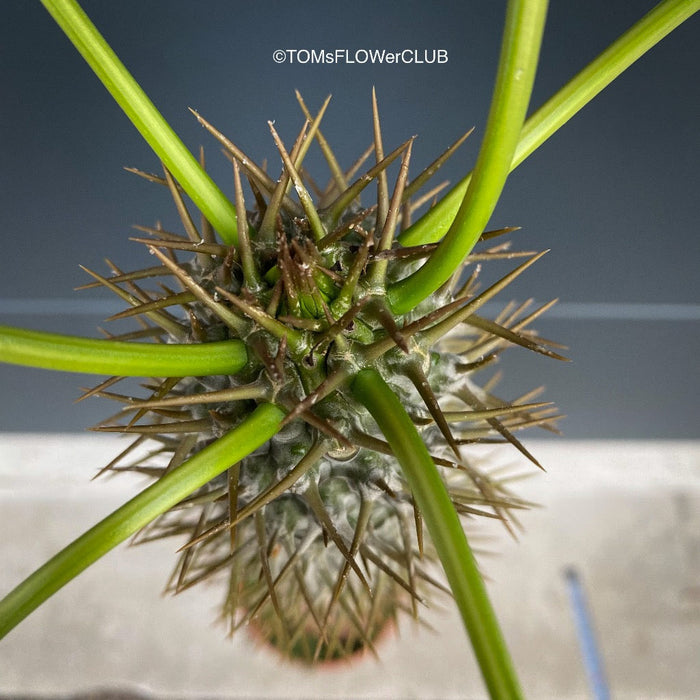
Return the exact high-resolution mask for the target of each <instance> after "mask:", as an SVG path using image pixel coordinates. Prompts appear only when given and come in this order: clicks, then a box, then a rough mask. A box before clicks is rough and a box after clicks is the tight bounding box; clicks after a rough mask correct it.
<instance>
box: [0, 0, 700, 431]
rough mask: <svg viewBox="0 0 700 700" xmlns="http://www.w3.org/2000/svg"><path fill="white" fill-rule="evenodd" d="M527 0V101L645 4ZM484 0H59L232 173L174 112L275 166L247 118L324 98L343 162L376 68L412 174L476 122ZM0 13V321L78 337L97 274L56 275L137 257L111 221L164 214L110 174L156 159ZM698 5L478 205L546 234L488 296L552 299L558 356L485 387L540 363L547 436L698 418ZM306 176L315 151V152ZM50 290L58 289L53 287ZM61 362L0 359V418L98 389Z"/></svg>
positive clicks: (188, 139)
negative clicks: (420, 59) (361, 52)
mask: <svg viewBox="0 0 700 700" xmlns="http://www.w3.org/2000/svg"><path fill="white" fill-rule="evenodd" d="M550 4H551V7H550V12H549V20H548V26H547V30H546V34H545V39H544V44H543V49H542V55H541V61H540V69H539V73H538V77H537V81H536V85H535V93H534V97H533V105H534V106H537V105H539V104H541V103H542V102H543V101H544V100H545V99H546V98H547V97H548V96H549V95H551V94H552V93H553V92H554V91H555V90H556V89H558V88H559V87H560V86H561V85H563V84H564V83H565V82H566V81H567V80H568V79H569V78H570V77H571V76H572V75H573V74H574V73H575V72H576V71H578V70H579V69H580V68H582V67H583V66H584V65H585V64H586V63H587V62H588V61H589V60H591V59H592V58H593V57H594V56H595V55H597V54H598V53H599V52H600V51H601V50H602V49H603V48H605V46H607V44H608V43H610V42H611V41H612V40H613V39H615V38H616V37H617V36H618V35H619V34H620V33H621V32H622V31H624V30H625V29H626V28H627V27H629V26H630V25H631V24H632V23H633V22H634V21H635V20H636V19H638V18H639V17H640V16H641V15H642V14H644V12H646V11H648V10H649V9H650V8H651V6H652V3H651V2H650V1H649V0H595V1H593V0H590V1H587V2H561V1H559V2H557V1H554V2H552V3H550ZM504 6H505V3H501V2H494V1H493V0H478V1H476V2H464V1H463V0H462V1H459V2H458V1H454V2H453V1H444V0H443V1H438V2H415V1H412V0H404V2H400V3H395V2H376V1H375V2H370V1H369V0H355V1H353V2H349V3H338V2H316V1H306V2H298V3H289V2H276V1H275V2H271V1H269V0H268V1H266V2H259V3H242V2H225V1H223V0H206V1H205V2H197V1H195V0H170V1H169V2H164V1H155V0H145V1H144V0H139V1H134V0H121V1H120V2H118V3H113V2H106V1H104V0H101V1H89V0H84V2H83V7H84V8H85V9H86V11H87V12H88V14H89V15H90V16H91V18H92V19H93V21H94V22H95V23H96V24H97V26H98V28H100V29H101V31H102V32H103V33H104V35H105V36H106V38H107V40H108V41H109V42H110V43H111V45H112V46H113V48H114V49H115V51H116V52H117V54H118V55H119V56H120V57H121V58H122V60H123V61H124V62H125V64H126V65H127V67H128V68H129V69H130V70H131V71H132V72H133V74H134V75H135V76H136V77H137V79H138V80H139V81H140V83H141V85H142V86H143V87H144V89H145V90H146V92H147V93H148V94H149V95H150V96H151V98H152V99H153V101H154V102H155V103H156V105H157V106H158V107H159V108H160V109H161V111H162V113H163V114H164V115H165V117H166V118H167V119H168V120H169V121H170V123H171V124H172V126H173V127H174V128H175V130H176V131H177V132H178V133H179V134H180V135H181V137H182V138H183V140H184V141H185V143H186V144H187V145H188V146H189V147H190V148H192V149H193V150H195V149H197V148H198V146H199V144H203V145H204V146H205V148H206V149H207V154H208V167H209V168H210V171H211V172H212V174H213V176H214V178H215V179H216V180H217V182H219V183H220V184H221V185H222V187H223V189H224V190H225V191H226V192H228V193H230V192H231V191H232V186H231V175H230V167H229V164H228V161H226V160H225V159H224V158H223V157H222V156H221V155H220V153H219V149H218V146H217V145H216V143H214V142H213V139H211V138H210V137H208V136H207V134H206V133H205V132H204V131H203V130H202V129H201V128H200V127H199V126H198V125H197V123H196V122H195V120H194V119H193V117H192V116H191V115H190V113H189V112H188V111H187V107H188V106H192V107H194V108H196V109H198V110H199V111H200V112H201V113H202V114H203V116H205V117H206V118H207V119H208V120H210V121H211V122H212V123H213V124H215V125H216V126H217V127H219V128H221V129H222V130H223V131H224V132H225V133H226V134H227V135H228V136H230V137H231V138H232V139H233V140H234V141H236V142H237V143H238V144H239V145H240V146H241V147H242V148H243V149H244V150H246V151H247V152H248V153H249V154H250V156H251V157H253V158H254V159H256V160H262V159H264V158H267V159H268V160H269V162H270V163H271V164H273V167H272V169H273V170H274V169H276V167H277V163H278V158H277V156H275V153H274V148H273V145H272V141H271V139H270V136H269V130H268V127H267V124H266V122H267V120H268V119H274V120H275V123H276V127H277V128H278V129H279V130H280V133H281V135H282V137H283V139H285V140H286V141H287V142H291V141H292V140H293V138H294V135H295V134H296V131H297V130H298V128H299V127H300V125H301V117H300V111H299V108H298V105H297V103H296V100H295V98H294V89H295V88H298V89H299V90H300V91H301V93H302V94H303V95H304V98H305V99H306V101H307V103H308V104H309V105H310V107H311V108H312V110H315V109H317V108H318V106H320V104H321V102H322V100H323V99H324V98H325V96H326V95H327V94H329V93H332V94H333V100H332V102H331V106H330V108H329V111H328V112H327V114H326V117H325V120H324V124H323V131H324V134H325V135H326V137H327V138H328V139H329V140H330V141H331V142H332V143H333V144H334V148H335V150H336V153H337V155H338V157H339V159H340V161H341V163H344V164H346V165H349V164H350V163H351V162H352V161H354V159H355V157H356V156H357V155H358V154H359V153H360V152H361V151H362V150H363V149H364V148H365V147H366V146H367V145H368V144H369V142H370V138H371V120H370V93H371V88H372V86H376V89H377V94H378V97H379V105H380V112H381V116H382V122H383V130H384V135H385V136H384V138H385V146H386V147H388V148H391V147H393V146H395V145H397V144H398V143H400V142H402V141H403V140H405V139H406V138H407V137H409V136H411V135H412V134H418V136H419V138H418V140H417V142H416V146H415V148H414V158H413V162H412V170H413V172H417V168H419V167H420V166H422V165H423V166H424V165H426V164H427V163H429V162H430V161H431V160H432V159H433V158H434V157H435V155H436V154H437V153H439V152H441V151H442V150H443V149H444V148H445V147H446V146H447V145H448V144H449V143H451V142H452V141H453V140H454V139H455V138H456V137H457V136H459V135H460V134H462V133H463V132H464V131H466V130H467V129H468V128H469V127H471V126H473V125H474V126H476V127H477V128H476V131H475V133H474V135H473V136H472V137H471V138H470V139H469V141H468V142H467V144H466V145H465V146H464V147H463V148H462V149H461V150H460V152H459V153H458V155H457V156H455V158H454V159H453V161H452V162H451V163H450V164H448V166H446V167H445V173H446V175H445V176H446V177H448V178H449V179H451V180H452V181H455V180H456V179H458V177H459V176H460V175H461V174H464V172H466V171H467V170H468V169H469V168H470V167H471V165H472V164H473V162H474V160H475V157H476V153H477V151H478V145H479V142H480V138H481V135H482V133H483V126H484V124H485V121H486V115H487V111H488V105H489V99H490V92H491V88H492V84H493V77H494V72H495V67H496V62H497V58H498V50H499V40H500V34H501V28H502V21H503V13H504ZM2 10H3V22H2V25H1V26H0V81H1V85H2V96H3V101H2V105H1V106H0V133H1V134H2V140H1V142H0V143H1V149H2V175H1V177H2V183H1V185H2V186H1V187H0V201H1V204H2V214H3V236H2V241H3V247H2V256H1V257H0V323H6V324H12V325H24V326H28V327H34V328H42V329H45V330H56V331H62V332H66V333H75V334H84V335H94V334H95V330H94V329H95V326H96V325H97V324H98V323H99V322H100V320H101V318H103V317H104V316H106V315H108V313H109V311H108V310H106V309H107V306H106V305H107V304H108V303H109V302H108V301H107V300H108V299H109V297H108V295H101V294H99V293H97V292H82V293H76V292H73V291H72V290H73V287H75V286H77V285H79V284H82V283H83V282H85V281H86V278H85V276H84V274H83V273H82V272H81V271H80V269H79V268H78V263H82V264H84V265H86V266H87V267H90V268H93V269H96V270H100V271H104V270H105V266H104V262H103V258H104V257H109V258H111V259H113V260H114V261H115V262H117V263H118V264H119V265H120V266H121V267H124V268H129V267H130V266H132V265H134V266H136V265H139V264H140V263H141V262H142V260H143V250H141V249H140V248H139V246H138V245H137V244H134V243H130V242H128V240H127V239H128V236H129V235H130V226H131V225H132V224H134V223H141V224H146V225H150V224H153V223H154V221H155V220H156V219H160V220H161V221H163V223H164V224H165V225H166V226H167V225H169V224H172V226H176V225H177V224H176V218H175V215H174V213H173V210H172V206H171V203H170V202H169V200H168V194H167V192H165V191H164V190H163V189H162V188H160V187H157V186H155V185H150V184H148V183H145V182H143V181H142V180H140V179H139V178H136V177H134V176H133V175H129V174H127V173H125V172H124V171H123V169H122V168H123V166H129V165H133V166H137V167H140V168H143V169H144V170H151V171H154V170H157V169H158V164H157V161H156V159H155V157H154V156H153V154H152V153H151V152H150V150H149V148H148V146H146V145H145V143H144V142H143V141H142V139H141V137H140V136H139V135H138V134H137V132H136V131H135V130H134V129H133V127H132V126H131V125H130V124H129V122H128V121H127V119H126V117H125V116H124V115H123V114H122V112H121V111H120V110H119V109H118V108H117V107H116V105H115V104H114V103H113V101H112V99H111V97H110V96H109V95H108V94H107V92H106V91H105V90H104V88H103V87H102V86H101V84H100V83H99V81H98V80H97V79H96V78H95V76H94V75H93V74H92V72H91V71H90V69H89V68H88V67H87V66H86V65H85V64H84V62H83V59H82V58H81V57H80V56H79V55H78V54H77V52H76V51H75V50H74V49H73V47H72V46H71V45H70V43H69V42H68V40H67V39H66V38H65V36H64V35H63V33H62V32H61V31H60V30H59V29H58V27H57V26H56V25H55V23H54V22H53V20H52V19H51V18H50V17H49V15H48V14H47V13H46V11H45V10H44V9H43V8H42V7H41V5H40V3H39V2H28V1H27V0H4V1H3V3H2ZM697 29H698V21H697V18H694V19H693V20H691V21H690V22H688V23H687V24H686V25H685V26H683V27H681V28H680V29H679V30H677V31H676V32H675V33H674V34H672V35H671V36H670V37H669V38H667V39H666V40H664V42H662V43H661V44H660V45H659V46H657V47H656V48H655V49H653V50H652V51H651V52H650V53H649V54H648V55H647V56H645V57H643V58H642V59H641V60H640V61H639V62H638V63H637V64H635V66H634V67H633V68H632V69H631V70H630V71H628V73H627V74H625V75H624V76H622V77H621V78H620V79H618V80H617V81H616V82H615V83H614V84H613V85H612V86H611V87H610V88H608V89H607V90H606V91H605V92H604V93H603V94H602V95H600V96H599V97H598V98H596V100H595V101H594V102H593V103H592V104H590V105H589V106H588V107H586V108H585V110H584V111H583V112H582V113H580V114H579V115H578V116H577V117H575V118H574V119H573V120H572V121H571V122H570V123H569V124H567V125H566V126H565V127H564V128H563V129H562V130H561V131H560V132H559V133H558V134H556V135H555V136H554V137H553V138H552V139H550V141H548V142H547V143H546V144H545V145H544V146H543V147H542V148H541V149H540V150H539V151H538V152H537V153H535V154H534V155H533V156H531V157H530V158H529V159H528V160H527V161H526V162H525V163H524V164H523V165H522V166H520V167H519V168H518V169H517V170H516V171H515V172H514V173H513V175H512V176H511V178H510V180H509V182H508V184H507V186H506V190H505V193H504V196H503V198H502V200H501V202H500V204H499V206H498V208H497V210H496V212H495V213H494V216H493V220H492V224H493V226H503V225H520V226H522V227H523V230H522V231H521V232H520V233H519V234H518V241H519V242H520V243H521V244H522V245H523V246H525V247H528V248H534V249H542V248H551V249H552V252H551V253H549V254H548V255H547V256H546V257H545V258H544V259H543V260H542V261H541V262H540V263H538V265H537V266H536V268H533V269H532V270H531V272H530V273H529V274H528V275H526V276H525V277H524V278H523V279H522V280H521V281H520V282H519V283H518V286H517V287H516V288H514V289H513V290H512V292H511V295H512V296H514V297H516V298H519V299H523V298H525V297H529V296H534V297H535V298H536V299H538V300H540V301H544V300H547V299H550V298H552V297H555V296H556V297H559V298H560V299H561V302H562V303H561V306H560V309H559V311H556V310H555V311H554V312H553V313H552V314H551V317H550V318H549V319H548V320H543V321H542V322H539V323H538V329H539V330H541V331H542V334H543V335H545V336H547V337H553V338H556V339H558V340H561V341H562V342H564V343H566V344H568V345H569V346H570V347H571V349H570V351H569V355H570V357H571V358H572V359H573V362H572V363H569V364H560V363H556V362H555V361H550V360H547V359H545V358H541V357H530V356H529V353H526V352H525V351H523V350H520V349H513V350H509V351H508V352H507V353H505V355H504V357H503V360H502V362H501V366H500V369H502V370H503V371H504V372H505V379H504V380H503V391H502V393H503V394H504V395H506V396H508V395H510V396H513V395H516V394H517V393H518V392H519V391H524V390H526V389H527V388H530V387H532V386H534V385H539V384H546V385H547V389H548V391H547V397H548V398H551V399H552V400H555V401H556V402H557V403H558V404H559V405H560V406H561V408H562V410H563V411H564V412H565V413H567V414H568V416H569V418H568V419H567V420H566V421H565V422H563V424H562V428H563V429H564V432H565V434H566V435H567V436H569V437H630V438H631V437H667V438H679V437H682V438H697V437H698V415H697V414H698V403H697V396H698V394H699V393H700V381H699V380H698V376H699V375H700V373H699V372H698V362H697V357H698V353H699V352H700V331H699V330H698V328H699V324H698V320H699V319H700V313H699V311H698V309H699V308H700V305H699V303H698V302H699V300H698V281H697V267H698V261H699V260H700V255H699V253H700V244H699V243H698V231H697V219H698V207H697V190H698V178H697V175H696V170H697V160H698V128H697V123H698V116H699V115H700V109H699V107H700V96H699V94H698V89H697V66H698V59H699V58H700V52H699V50H698V47H697V43H698V42H697ZM336 48H337V49H348V50H349V51H350V53H351V55H352V54H353V53H354V52H355V50H357V49H387V50H390V51H395V50H402V49H405V48H408V49H419V50H420V51H422V50H424V49H429V50H432V49H444V50H446V51H447V55H448V61H447V63H443V64H433V65H377V64H375V65H372V64H369V63H367V64H364V65H359V64H354V65H347V64H340V65H312V64H309V63H307V64H300V63H291V62H290V61H287V62H285V63H283V64H277V63H275V62H274V61H273V58H272V54H273V51H274V50H275V49H317V50H318V49H336ZM310 157H311V161H310V168H311V170H312V171H313V172H315V173H321V175H320V176H319V178H318V179H322V176H323V174H324V173H325V170H323V168H322V161H321V158H320V156H319V155H318V154H314V155H312V156H310ZM64 300H65V301H64ZM89 381H92V380H90V379H88V378H83V377H80V376H75V375H71V376H62V375H55V374H52V373H48V372H41V371H34V370H26V369H20V368H11V367H0V390H1V391H2V394H3V397H4V401H3V402H2V404H1V405H0V429H2V430H27V429H34V430H80V429H82V428H83V427H84V426H86V425H89V424H90V423H93V422H95V420H97V419H98V418H100V417H103V416H105V415H107V414H108V413H109V411H110V410H111V407H108V406H104V405H101V404H100V402H99V401H96V400H93V402H92V403H90V402H87V403H82V404H77V405H75V406H74V405H72V404H71V398H73V397H75V396H76V395H77V394H78V389H77V387H78V386H79V385H81V384H85V383H86V382H89Z"/></svg>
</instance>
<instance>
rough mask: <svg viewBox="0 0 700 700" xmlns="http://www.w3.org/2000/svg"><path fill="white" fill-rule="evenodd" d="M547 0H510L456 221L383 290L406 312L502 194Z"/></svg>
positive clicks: (434, 285)
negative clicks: (415, 265) (482, 129)
mask: <svg viewBox="0 0 700 700" xmlns="http://www.w3.org/2000/svg"><path fill="white" fill-rule="evenodd" d="M546 14H547V0H509V2H508V9H507V12H506V22H505V29H504V32H503V42H502V46H501V56H500V59H499V64H498V73H497V76H496V85H495V87H494V91H493V98H492V101H491V109H490V112H489V117H488V121H487V124H486V133H485V134H484V140H483V143H482V145H481V150H480V152H479V157H478V159H477V162H476V167H475V168H474V175H473V177H472V179H471V182H470V183H469V187H468V188H467V192H466V194H465V196H464V200H463V201H462V203H461V205H460V207H459V211H458V212H457V216H456V217H455V220H454V221H453V222H452V225H451V226H450V229H449V231H448V232H447V234H446V235H445V237H444V239H443V240H442V242H441V243H440V245H439V246H438V248H437V250H436V251H435V252H434V253H433V254H432V255H431V256H430V258H429V259H428V260H427V262H426V263H425V264H424V265H423V266H422V267H420V268H419V269H418V270H416V272H414V273H413V274H412V275H410V276H409V277H406V278H404V279H402V280H400V281H399V282H398V283H396V284H394V285H392V286H391V287H390V288H389V289H388V290H387V297H388V299H389V303H390V305H391V307H392V308H393V309H394V311H395V312H396V313H397V314H402V313H406V312H407V311H410V310H411V309H412V308H414V307H415V306H416V305H417V304H419V303H420V302H421V301H423V299H425V298H426V297H427V296H429V295H430V294H432V293H433V292H434V291H435V290H436V289H438V287H440V286H441V285H442V284H444V283H445V282H446V281H447V280H448V279H449V278H450V277H451V276H452V274H453V273H454V272H455V271H456V270H457V269H458V268H459V267H460V265H461V264H462V261H463V260H464V258H465V257H466V255H467V254H468V253H469V251H471V249H472V248H473V247H474V245H475V244H476V242H477V241H478V240H479V236H481V234H482V232H483V230H484V227H485V226H486V224H487V223H488V220H489V219H490V218H491V214H492V213H493V210H494V209H495V207H496V203H497V202H498V198H499V197H500V195H501V191H502V190H503V186H504V185H505V182H506V178H507V177H508V173H509V172H510V164H511V162H512V161H513V154H514V152H515V147H516V145H517V143H518V137H519V135H520V131H521V130H522V128H523V122H524V121H525V113H526V111H527V106H528V103H529V102H530V94H531V93H532V85H533V83H534V80H535V72H536V69H537V59H538V57H539V51H540V45H541V43H542V33H543V31H544V22H545V17H546Z"/></svg>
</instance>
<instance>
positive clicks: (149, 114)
mask: <svg viewBox="0 0 700 700" xmlns="http://www.w3.org/2000/svg"><path fill="white" fill-rule="evenodd" d="M41 2H42V4H43V5H44V7H45V8H46V9H47V10H48V11H49V13H50V14H51V16H52V17H53V18H54V19H55V20H56V22H57V23H58V25H59V26H60V27H61V29H63V31H64V32H65V33H66V35H67V36H68V38H69V39H70V40H71V42H72V43H73V44H74V46H75V48H76V49H78V51H79V52H80V53H81V54H82V56H83V58H84V59H85V60H86V61H87V62H88V64H89V65H90V67H91V68H92V70H93V71H95V73H96V75H97V77H98V78H99V79H100V80H101V81H102V83H103V84H104V86H105V87H106V88H107V90H109V92H110V93H111V94H112V97H114V99H115V100H116V101H117V104H119V106H120V107H121V108H122V109H123V110H124V112H125V113H126V116H127V117H129V119H130V120H131V122H132V123H133V125H134V126H135V127H136V128H137V129H138V130H139V132H140V133H141V135H142V136H143V137H144V139H146V142H147V143H148V145H149V146H150V147H151V148H152V149H153V150H154V151H155V153H156V155H157V156H158V157H159V158H160V159H161V160H162V161H163V162H164V163H165V165H166V166H167V168H168V170H170V172H171V173H172V174H173V176H174V177H175V179H176V180H177V181H178V182H179V183H180V184H181V185H182V188H183V189H184V190H185V192H187V194H188V195H189V196H190V197H191V198H192V201H193V202H194V203H195V204H196V205H197V207H198V208H199V210H200V211H201V212H202V213H203V214H204V216H205V217H206V218H207V220H208V221H209V222H210V223H211V225H212V226H213V227H214V228H215V229H216V230H217V231H218V232H219V234H220V235H221V237H222V238H223V240H224V241H226V242H227V243H235V242H236V240H237V236H236V231H237V229H236V210H235V208H234V206H233V204H231V202H230V201H229V200H228V199H227V198H226V196H225V195H224V194H223V192H222V191H221V190H220V189H219V188H218V187H217V186H216V185H215V184H214V182H213V181H212V179H211V178H210V177H209V175H207V174H206V172H205V171H204V170H203V169H202V167H201V166H200V165H199V163H198V162H197V160H196V159H195V158H194V156H193V155H192V154H191V153H190V152H189V151H188V150H187V147H186V146H185V145H184V144H183V143H182V141H181V140H180V138H179V137H178V136H177V134H176V133H175V132H174V131H173V130H172V129H171V128H170V125H169V124H168V123H167V122H166V121H165V119H164V118H163V116H162V115H161V114H160V112H159V111H158V110H157V109H156V107H155V105H154V104H153V102H151V100H150V99H149V98H148V96H147V95H146V93H145V92H144V91H143V90H142V89H141V86H140V85H139V84H138V83H137V82H136V80H134V78H133V77H132V75H131V74H130V73H129V71H128V70H127V69H126V68H125V66H124V64H123V63H122V62H121V61H120V60H119V58H118V57H117V55H116V54H115V53H114V51H112V49H111V48H110V46H109V45H108V44H107V42H106V41H105V40H104V38H103V37H102V35H101V34H100V33H99V32H98V30H97V28H96V27H95V25H94V24H93V23H92V22H91V21H90V19H89V18H88V16H87V15H86V14H85V12H84V11H83V10H82V8H81V7H80V5H78V3H77V2H76V1H75V0H41Z"/></svg>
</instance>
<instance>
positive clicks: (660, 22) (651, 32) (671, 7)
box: [398, 0, 700, 246]
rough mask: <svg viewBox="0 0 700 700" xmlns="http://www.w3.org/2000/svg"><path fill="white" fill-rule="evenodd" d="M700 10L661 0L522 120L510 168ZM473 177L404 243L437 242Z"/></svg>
mask: <svg viewBox="0 0 700 700" xmlns="http://www.w3.org/2000/svg"><path fill="white" fill-rule="evenodd" d="M698 10H700V0H691V1H689V0H664V1H663V2H660V3H659V4H658V5H657V6H656V7H655V8H654V9H653V10H651V11H650V12H649V13H648V14H646V15H645V16H644V17H642V19H640V20H639V21H638V22H637V23H635V24H634V25H633V26H632V27H631V28H630V29H628V30H627V31H626V32H625V33H624V34H623V35H622V36H620V37H619V39H617V40H616V41H615V42H614V43H612V44H611V45H610V46H609V47H608V48H607V49H606V50H605V51H603V53H601V54H600V56H598V57H597V58H596V59H595V60H594V61H592V62H591V63H589V64H588V65H587V66H586V67H585V68H584V69H583V70H582V71H581V72H580V73H578V74H577V75H576V76H575V77H574V78H573V79H572V80H570V81H569V82H568V83H567V84H566V85H565V86H564V87H563V88H561V90H559V91H558V92H557V93H556V94H555V95H554V96H553V97H551V98H550V99H549V100H547V102H545V103H544V104H543V105H542V106H541V107H540V108H539V109H538V110H537V111H536V112H535V113H534V114H533V115H532V116H531V117H530V118H529V119H528V120H527V121H526V122H525V126H524V127H523V130H522V132H521V133H520V140H519V142H518V146H517V148H516V149H515V154H514V156H513V162H512V164H511V166H510V169H511V171H513V170H515V168H516V167H517V166H518V165H520V163H522V162H523V161H524V160H525V159H526V158H527V157H528V156H529V155H530V154H531V153H533V152H534V151H535V150H537V149H538V148H539V147H540V146H541V145H542V144H543V143H544V142H545V141H546V140H547V139H548V138H549V137H550V136H552V135H553V134H554V133H556V132H557V131H558V130H559V129H560V128H561V127H562V126H563V125H564V124H566V122H568V121H569V119H571V118H572V117H573V116H574V115H575V114H576V113H577V112H578V111H579V110H580V109H581V108H583V107H584V106H585V105H587V104H588V103H589V102H590V101H591V100H592V99H593V98H594V97H595V96H596V95H597V94H598V93H599V92H601V91H602V90H603V89H604V88H605V87H607V86H608V85H610V83H612V81H613V80H615V78H617V77H618V76H619V75H620V74H621V73H623V72H624V71H625V70H627V69H628V68H629V67H630V66H631V65H632V64H633V63H634V62H635V61H636V60H637V59H638V58H640V57H641V56H643V55H644V54H645V53H646V52H647V51H649V49H651V48H652V47H653V46H655V45H656V44H658V43H659V42H660V41H661V40H662V39H663V38H664V37H665V36H667V35H668V34H670V33H671V32H672V31H673V30H674V29H675V28H676V27H678V26H679V25H680V24H682V23H683V22H684V21H685V20H687V19H688V18H689V17H691V16H692V15H694V14H695V13H696V12H697V11H698ZM471 179H472V173H469V174H468V175H467V176H466V177H465V178H463V179H462V180H461V181H460V182H458V183H457V184H456V185H455V186H454V187H453V188H452V189H451V190H450V191H449V192H448V193H447V194H446V195H445V196H444V197H443V198H442V199H441V200H440V202H438V204H437V205H436V206H434V207H433V208H432V209H431V210H430V211H428V212H427V213H426V214H424V215H423V216H422V217H421V218H420V219H418V221H416V222H415V223H414V224H413V225H412V226H410V227H409V228H407V229H406V230H405V231H404V232H403V233H402V234H401V235H400V236H399V238H398V240H399V242H400V243H401V244H402V245H404V246H413V245H423V244H425V243H436V242H437V241H439V240H440V239H441V238H442V237H443V236H444V235H445V232H446V231H447V230H448V229H449V227H450V225H451V223H452V221H453V220H454V218H455V214H456V213H457V210H458V209H459V205H460V202H461V201H462V199H463V197H464V194H465V192H466V191H467V188H468V186H469V183H470V181H471Z"/></svg>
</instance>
